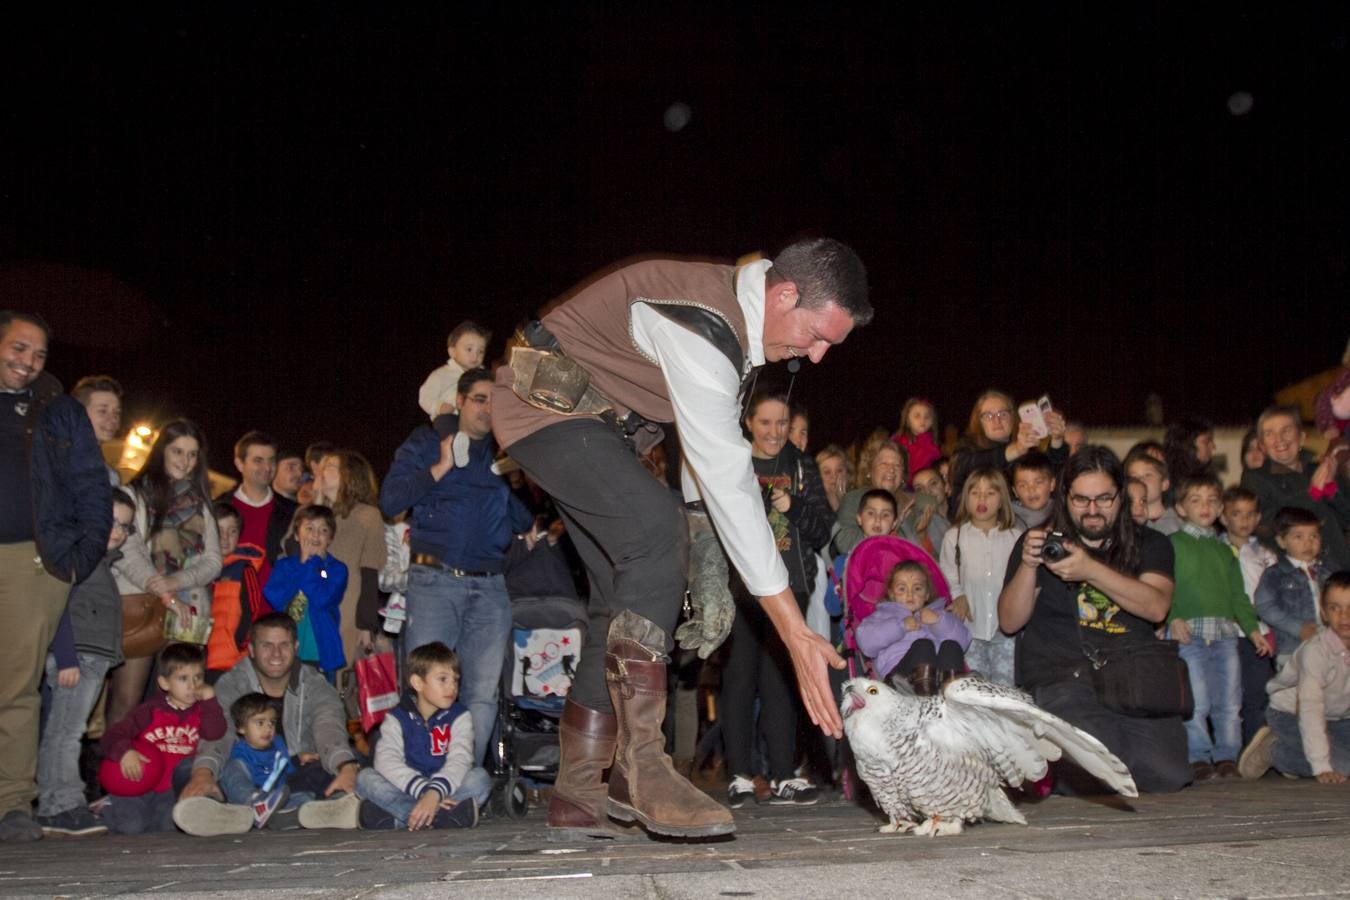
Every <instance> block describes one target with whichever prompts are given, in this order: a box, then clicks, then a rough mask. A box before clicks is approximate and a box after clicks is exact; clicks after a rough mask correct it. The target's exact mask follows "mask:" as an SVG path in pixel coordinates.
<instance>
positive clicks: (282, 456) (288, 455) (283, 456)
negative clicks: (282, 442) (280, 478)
mask: <svg viewBox="0 0 1350 900" xmlns="http://www.w3.org/2000/svg"><path fill="white" fill-rule="evenodd" d="M288 459H298V460H300V462H301V464H302V465H303V464H304V462H305V454H303V453H301V452H300V451H299V450H289V449H287V450H281V449H278V450H277V465H281V464H282V463H283V462H285V461H286V460H288Z"/></svg>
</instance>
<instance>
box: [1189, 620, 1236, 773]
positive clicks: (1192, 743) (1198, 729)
mask: <svg viewBox="0 0 1350 900" xmlns="http://www.w3.org/2000/svg"><path fill="white" fill-rule="evenodd" d="M1181 658H1182V659H1184V660H1185V661H1186V667H1187V668H1188V669H1190V673H1191V693H1192V694H1194V695H1195V714H1194V715H1192V716H1191V717H1190V718H1189V719H1187V720H1186V746H1187V751H1188V756H1189V757H1190V761H1191V762H1193V763H1196V762H1207V763H1217V762H1222V761H1223V760H1236V759H1237V758H1238V754H1239V753H1241V752H1242V722H1241V713H1242V674H1241V670H1240V669H1239V668H1238V651H1237V639H1236V638H1228V639H1226V640H1222V641H1206V640H1203V639H1201V638H1196V637H1193V638H1191V642H1190V643H1189V644H1182V645H1181ZM1211 725H1213V728H1214V739H1213V740H1212V741H1211V740H1210V736H1209V732H1210V726H1211Z"/></svg>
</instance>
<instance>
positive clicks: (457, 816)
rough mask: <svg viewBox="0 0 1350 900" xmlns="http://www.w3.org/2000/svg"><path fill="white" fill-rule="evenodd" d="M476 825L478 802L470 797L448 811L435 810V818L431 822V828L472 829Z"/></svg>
mask: <svg viewBox="0 0 1350 900" xmlns="http://www.w3.org/2000/svg"><path fill="white" fill-rule="evenodd" d="M477 824H478V801H476V800H474V799H473V798H472V797H470V798H469V799H468V800H461V801H459V802H458V803H456V804H455V805H454V806H452V807H450V808H449V809H438V810H436V818H434V819H432V820H431V827H432V828H472V827H474V826H475V825H477Z"/></svg>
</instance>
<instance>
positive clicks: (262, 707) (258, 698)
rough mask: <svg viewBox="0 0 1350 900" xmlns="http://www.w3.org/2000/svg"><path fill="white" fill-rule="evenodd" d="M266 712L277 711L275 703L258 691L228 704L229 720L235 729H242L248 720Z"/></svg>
mask: <svg viewBox="0 0 1350 900" xmlns="http://www.w3.org/2000/svg"><path fill="white" fill-rule="evenodd" d="M268 710H271V711H273V712H276V711H277V704H276V701H274V700H273V699H272V698H271V697H269V696H267V695H266V694H264V693H261V692H260V691H253V692H251V693H248V694H245V695H244V696H242V697H240V698H239V699H238V700H236V701H234V702H233V703H231V704H230V719H231V720H233V722H234V727H235V728H243V727H244V723H245V722H247V721H248V720H249V719H251V718H253V717H254V716H256V715H258V714H260V713H265V712H267V711H268Z"/></svg>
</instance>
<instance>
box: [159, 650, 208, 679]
mask: <svg viewBox="0 0 1350 900" xmlns="http://www.w3.org/2000/svg"><path fill="white" fill-rule="evenodd" d="M185 666H200V667H201V668H202V670H203V671H205V669H206V652H205V651H204V650H202V648H201V647H199V646H197V645H196V644H183V643H177V644H170V645H169V646H167V647H165V648H164V649H163V650H161V651H160V652H159V668H158V670H157V671H158V674H159V677H160V678H169V677H172V675H173V673H174V672H177V671H178V670H179V669H181V668H183V667H185Z"/></svg>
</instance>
